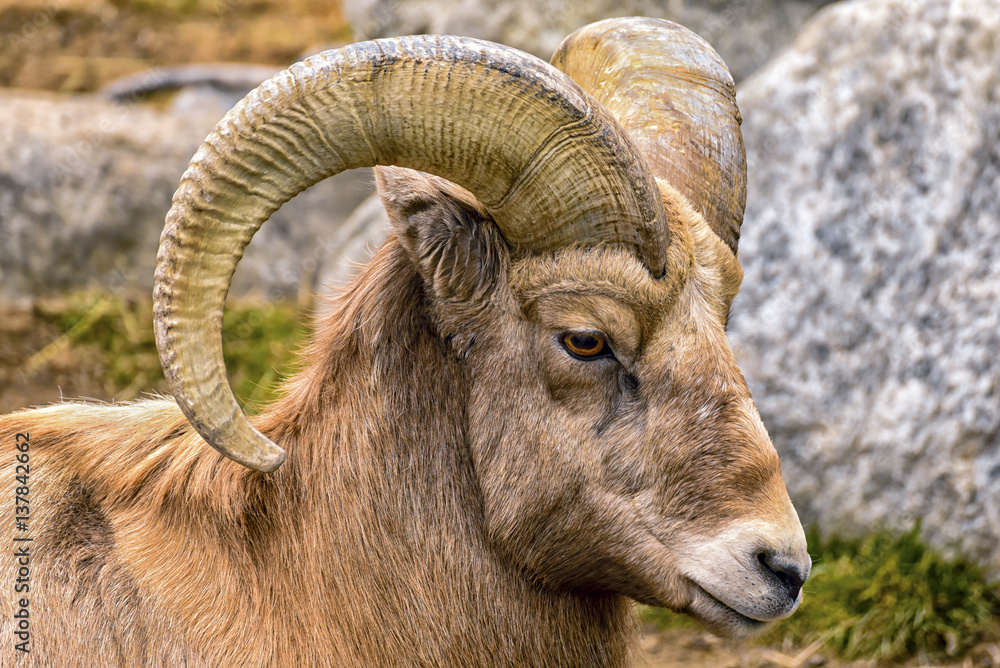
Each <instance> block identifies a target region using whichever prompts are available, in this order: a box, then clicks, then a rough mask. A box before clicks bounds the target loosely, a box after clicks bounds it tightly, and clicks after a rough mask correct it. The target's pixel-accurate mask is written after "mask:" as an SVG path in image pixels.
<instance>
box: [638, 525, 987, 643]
mask: <svg viewBox="0 0 1000 668" xmlns="http://www.w3.org/2000/svg"><path fill="white" fill-rule="evenodd" d="M808 538H809V551H810V553H811V554H812V557H813V571H812V575H811V577H810V578H809V581H808V582H807V583H806V586H805V597H804V600H803V603H802V606H801V607H800V608H799V610H798V611H797V612H796V613H795V614H794V615H792V616H791V617H790V618H789V619H786V620H783V621H782V622H780V623H778V624H776V625H775V627H774V628H773V629H771V630H770V631H768V632H767V633H766V634H764V635H763V636H762V637H761V638H759V639H758V642H760V643H762V644H766V645H771V646H775V645H786V646H788V645H791V646H802V645H805V644H808V643H812V642H815V641H817V640H820V641H822V642H823V644H824V645H825V646H826V647H827V648H828V649H830V650H833V651H834V652H836V653H837V654H839V655H840V656H841V657H842V658H844V659H848V660H855V659H862V658H864V659H875V660H878V661H902V660H905V659H908V658H912V657H919V658H921V659H924V660H941V659H944V658H953V657H957V656H961V655H962V654H964V653H966V652H968V651H969V650H970V649H971V648H972V647H973V646H974V645H975V644H976V643H977V642H979V641H981V640H983V639H984V638H985V637H986V635H987V634H991V633H992V634H996V628H997V623H998V621H1000V620H998V615H1000V583H994V584H987V582H986V579H985V575H984V573H983V571H982V569H980V568H979V567H978V566H976V565H974V564H971V563H969V562H967V561H964V560H961V559H946V558H945V557H943V556H941V554H940V553H938V552H936V551H934V550H933V549H931V548H929V547H928V546H927V545H926V544H925V543H924V542H923V541H922V540H921V539H920V525H919V524H917V525H916V526H915V527H914V528H913V529H912V530H910V531H908V532H906V533H903V534H894V533H891V532H888V531H880V532H877V533H875V534H873V535H870V536H868V537H865V538H861V539H854V540H846V539H842V538H837V537H833V538H829V539H826V540H823V539H822V538H821V537H820V535H819V533H818V531H816V530H815V529H813V530H812V531H810V534H809V536H808ZM643 618H644V619H646V620H647V621H652V622H655V623H657V624H659V625H661V626H671V625H675V624H676V623H677V622H676V621H675V620H676V619H677V618H678V616H676V615H671V614H670V613H668V612H664V611H662V610H654V609H648V608H647V609H644V610H643Z"/></svg>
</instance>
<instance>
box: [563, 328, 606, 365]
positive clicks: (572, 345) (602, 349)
mask: <svg viewBox="0 0 1000 668" xmlns="http://www.w3.org/2000/svg"><path fill="white" fill-rule="evenodd" d="M562 344H563V346H564V347H565V348H566V350H568V351H569V353H570V354H571V355H573V356H574V357H577V358H579V359H592V358H595V357H604V356H607V355H610V354H611V348H610V347H609V346H608V344H607V342H605V340H604V335H603V334H599V333H597V332H567V333H565V334H563V337H562Z"/></svg>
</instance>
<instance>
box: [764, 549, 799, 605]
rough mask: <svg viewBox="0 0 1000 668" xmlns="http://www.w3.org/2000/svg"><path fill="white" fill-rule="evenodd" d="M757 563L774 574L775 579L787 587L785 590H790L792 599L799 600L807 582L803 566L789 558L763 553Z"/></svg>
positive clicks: (789, 593)
mask: <svg viewBox="0 0 1000 668" xmlns="http://www.w3.org/2000/svg"><path fill="white" fill-rule="evenodd" d="M757 561H759V562H760V565H761V566H763V567H764V568H765V569H766V570H768V571H770V572H771V573H773V574H774V577H776V578H778V581H779V582H781V584H783V585H785V589H787V590H788V595H789V597H791V598H793V599H794V598H797V597H798V595H799V590H800V589H802V584H803V583H804V582H805V579H806V575H805V574H804V573H802V571H801V566H799V564H797V563H795V562H794V561H792V560H791V559H789V558H788V557H787V556H784V555H780V554H774V553H771V552H761V553H759V554H758V555H757Z"/></svg>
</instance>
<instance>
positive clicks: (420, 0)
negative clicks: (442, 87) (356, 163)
mask: <svg viewBox="0 0 1000 668" xmlns="http://www.w3.org/2000/svg"><path fill="white" fill-rule="evenodd" d="M231 2H232V4H227V5H225V6H222V7H221V9H220V10H219V11H220V12H221V14H220V15H221V16H222V19H219V20H233V21H236V19H237V18H238V17H239V16H241V15H242V14H240V12H241V11H243V10H246V9H247V6H244V5H241V4H240V3H239V2H238V1H237V0H231ZM195 4H197V3H195ZM301 4H302V3H301V2H299V3H295V2H293V3H291V4H290V5H289V7H290V9H289V10H288V11H289V12H292V11H293V10H296V8H299V5H301ZM826 4H827V3H824V2H818V1H817V2H809V1H806V0H784V1H783V0H770V1H767V0H738V1H734V2H722V1H721V0H701V1H693V0H692V1H688V0H661V1H659V2H654V1H653V0H625V1H624V2H619V3H611V2H605V1H604V0H594V1H593V2H590V3H581V2H570V1H568V0H563V1H559V0H533V1H532V2H527V1H522V0H507V1H495V2H491V3H489V4H485V3H482V2H481V1H480V0H462V1H461V2H449V3H444V2H434V1H433V0H405V1H401V0H355V1H354V2H352V3H345V5H344V7H343V10H344V15H345V16H346V19H347V20H348V22H349V24H350V25H349V29H347V30H346V31H345V30H344V29H343V28H342V26H340V25H339V24H338V27H336V28H331V29H330V30H328V31H326V32H322V31H320V32H316V31H315V30H314V31H313V32H308V30H307V29H312V28H314V27H315V25H317V22H319V21H321V20H322V18H321V17H313V18H312V19H311V20H310V21H306V20H304V19H303V20H302V21H300V22H299V23H295V25H296V26H299V28H298V30H299V32H300V34H301V35H303V39H301V40H300V42H301V43H300V44H299V45H298V47H297V48H298V51H294V49H293V47H292V46H289V45H291V44H294V43H295V41H294V39H293V37H294V35H292V36H290V37H289V38H288V39H289V41H288V42H287V44H286V43H285V42H282V45H281V46H280V48H278V47H275V48H274V49H273V50H272V51H269V52H268V54H269V55H268V56H267V57H266V58H259V59H257V60H256V62H257V64H266V65H269V66H279V65H282V64H287V62H290V61H291V60H294V59H295V57H297V55H301V54H303V53H307V52H309V51H315V50H318V49H319V48H322V47H323V46H325V45H330V46H336V45H338V44H340V43H344V42H346V41H350V40H351V39H352V38H353V37H356V38H358V39H361V38H368V37H380V36H388V35H396V34H404V33H413V32H422V31H432V32H453V33H460V34H466V35H472V36H477V37H484V38H487V39H494V40H498V41H502V42H506V43H508V44H511V45H513V46H517V47H520V48H523V49H526V50H528V51H530V52H533V53H536V54H538V55H541V56H543V57H548V55H549V54H550V53H551V50H552V49H553V48H554V47H555V45H556V44H557V43H558V41H559V40H560V39H562V37H564V36H565V35H566V34H568V33H569V32H570V31H572V30H573V29H575V28H577V27H579V26H580V25H583V24H585V23H588V22H590V21H592V20H597V19H600V18H606V17H609V16H619V15H624V14H645V15H651V16H661V17H665V18H670V19H673V20H677V21H679V22H681V23H684V24H686V25H688V26H689V27H691V28H693V29H694V30H696V31H698V32H699V33H700V34H702V35H703V36H704V37H706V38H707V39H708V40H709V41H710V42H711V43H713V44H714V45H715V46H716V48H717V49H718V50H719V51H720V53H721V54H722V55H723V57H724V58H725V59H726V61H727V62H728V63H729V65H730V67H731V68H732V70H733V72H734V75H735V76H736V78H737V81H738V89H739V99H740V106H741V109H742V113H743V117H744V119H745V121H744V125H743V130H744V135H745V140H746V145H747V154H748V162H749V168H750V171H749V187H748V191H749V194H748V203H747V213H746V219H745V223H744V227H743V238H742V240H741V244H740V248H741V257H742V261H743V263H744V267H745V269H746V279H745V281H744V287H743V292H742V293H741V296H740V297H739V299H738V300H737V303H736V304H735V306H734V310H733V318H732V323H731V327H730V332H731V339H732V342H733V346H734V349H735V350H736V353H737V356H738V358H739V360H740V361H741V364H742V366H743V368H744V371H745V373H746V376H747V378H748V380H749V382H750V384H751V389H752V390H753V393H754V397H755V399H756V401H757V404H758V406H759V408H760V410H761V414H762V416H763V419H764V422H765V423H766V424H767V426H768V429H769V430H770V433H771V435H772V437H773V439H774V442H775V445H776V446H777V447H778V450H779V452H780V454H781V456H782V460H783V466H784V471H785V476H786V480H787V483H788V487H789V490H790V492H791V494H792V496H793V498H794V501H795V503H796V506H797V507H798V508H799V511H800V514H801V515H802V518H803V520H804V521H806V522H818V523H819V525H820V526H821V527H822V528H823V529H824V530H826V531H834V530H838V531H845V532H848V533H856V532H860V531H864V530H866V529H868V528H871V527H875V526H881V525H888V526H894V527H895V526H898V527H906V526H909V525H910V524H912V522H913V521H915V520H917V519H920V520H922V522H923V527H924V532H925V535H926V536H927V537H928V538H929V539H930V540H931V541H932V542H934V543H935V544H936V545H938V546H939V547H944V548H946V549H952V550H956V551H959V552H961V553H963V554H966V555H969V556H973V557H975V558H976V559H978V560H980V561H981V562H982V563H984V564H987V565H989V566H990V567H991V568H992V569H993V573H994V574H995V575H998V576H1000V390H998V385H1000V100H998V96H1000V0H845V1H843V2H838V3H834V4H831V5H829V6H825V7H824V6H823V5H826ZM109 6H111V5H110V4H109ZM115 6H118V5H115ZM303 6H304V5H303ZM40 11H42V10H38V11H36V12H35V13H34V14H28V15H27V16H28V18H29V19H30V18H31V17H36V18H37V17H41V19H44V18H45V17H46V16H49V19H48V21H49V23H48V24H45V25H49V24H54V23H58V20H57V18H55V17H57V14H55V13H52V14H50V15H49V14H43V13H39V12H40ZM60 11H62V10H60ZM248 11H249V10H248ZM303 11H305V10H303ZM4 16H5V14H3V13H2V12H0V24H3V21H2V20H3V18H4ZM296 16H298V15H296ZM338 16H339V14H338ZM41 19H39V20H41ZM119 19H120V16H119ZM25 20H27V19H25ZM32 20H33V19H32ZM116 20H118V19H116ZM331 20H332V19H331ZM18 21H21V22H18ZM18 21H14V22H13V23H11V22H9V21H8V22H7V23H6V24H3V25H13V26H14V29H13V32H11V31H8V33H5V34H4V36H3V39H4V41H3V47H2V48H3V51H0V63H5V64H10V63H15V60H13V58H16V57H17V56H18V54H22V55H23V54H24V53H25V52H27V50H30V49H29V46H27V45H28V44H31V43H35V42H31V41H30V40H29V41H28V42H25V41H24V40H23V39H21V37H23V34H24V30H25V28H24V26H26V25H27V26H28V27H29V28H30V27H31V26H32V25H35V24H34V23H30V22H29V23H24V22H23V21H22V20H21V19H18ZM43 23H44V21H43ZM45 25H43V26H42V27H41V28H38V29H37V31H38V33H39V34H44V28H45ZM234 25H235V24H234ZM63 27H65V26H63ZM18 31H20V32H18ZM185 34H187V33H185ZM307 34H308V39H307V38H305V37H304V36H305V35H307ZM11 35H13V37H11ZM19 35H20V36H21V37H19ZM352 36H353V37H352ZM19 39H21V41H18V40H19ZM63 39H64V40H66V39H68V38H67V37H66V33H65V32H64V33H63ZM148 39H153V38H148ZM260 39H263V38H260ZM154 41H155V40H154ZM199 48H201V47H199ZM11 49H13V52H12V51H11ZM18 49H20V51H18ZM189 50H190V51H191V53H196V52H197V53H202V51H199V50H197V49H195V48H194V47H191V49H189ZM11 53H13V54H14V55H13V56H12V55H11ZM226 53H227V54H230V55H228V56H227V57H226V58H224V59H226V60H232V61H237V60H241V59H243V60H249V59H248V58H246V57H242V56H240V55H239V54H240V53H241V51H240V50H239V49H238V48H234V49H233V50H232V51H231V53H230V52H226ZM296 54H297V55H296ZM286 57H287V59H286V60H282V58H286ZM178 62H193V61H192V59H190V58H189V59H186V60H178ZM155 64H157V65H164V63H155ZM29 65H30V63H29ZM29 65H24V64H21V65H18V66H17V67H14V66H13V65H11V68H9V69H7V70H5V71H6V72H13V73H14V75H17V76H20V78H18V79H16V80H12V81H7V82H6V83H7V84H8V85H10V84H15V85H18V86H22V87H23V86H25V85H27V84H26V83H25V82H26V81H27V82H29V83H30V81H32V80H42V79H43V78H44V77H42V75H41V74H40V73H41V72H42V71H43V70H41V69H37V68H36V70H31V68H30V67H29ZM134 69H135V72H140V71H141V68H134ZM33 71H34V72H36V75H35V76H34V78H33V77H32V76H29V75H28V74H23V73H24V72H29V74H30V72H33ZM253 72H257V74H256V75H254V74H253ZM126 73H133V72H124V71H123V72H115V74H116V75H117V74H126ZM14 75H12V76H14ZM141 76H142V75H140V80H139V83H136V80H133V81H132V83H131V84H128V85H126V86H125V87H124V89H123V88H122V85H121V84H119V88H117V89H114V90H113V91H112V92H114V95H110V94H109V95H104V96H101V95H99V94H97V91H98V90H100V89H101V88H102V86H103V85H104V84H106V83H107V81H110V80H111V79H112V78H114V77H111V76H107V77H104V79H101V77H97V78H96V79H94V80H93V85H91V86H90V87H89V88H88V87H87V86H83V87H82V88H80V87H79V86H78V85H77V84H73V85H67V84H65V81H63V82H62V83H61V84H60V85H58V86H49V87H48V88H49V89H50V90H51V89H53V88H62V89H64V90H66V89H70V90H88V91H91V92H89V93H87V94H84V95H76V96H74V97H72V98H71V97H70V96H69V95H67V94H65V93H62V94H53V93H45V94H42V93H39V92H25V91H21V90H11V89H8V90H0V113H2V114H3V117H4V119H5V120H4V122H3V123H2V124H0V301H2V300H18V299H29V298H33V297H35V296H38V295H43V294H51V293H53V292H59V291H63V290H68V289H79V288H81V287H84V286H86V285H88V284H94V283H97V284H100V285H105V286H106V285H109V284H121V285H128V286H135V287H138V288H141V289H148V285H149V283H150V280H151V276H152V261H153V257H154V256H155V249H156V241H157V238H158V235H159V231H160V229H161V227H162V220H163V216H164V214H165V213H166V210H167V208H168V207H169V201H170V196H171V194H172V192H173V189H174V188H175V187H176V184H177V181H178V179H179V177H180V174H181V172H182V171H183V168H184V166H185V164H186V161H187V159H188V157H190V155H191V154H192V153H193V151H194V149H195V147H196V146H197V145H198V143H199V142H200V140H201V139H202V138H203V137H204V135H205V134H206V133H207V131H208V130H209V129H210V128H211V126H212V124H213V123H214V122H215V120H217V119H218V118H219V117H220V116H221V114H222V112H223V111H224V109H225V108H227V107H228V106H229V105H231V103H232V101H233V100H235V99H237V98H238V97H239V95H241V94H242V92H243V91H244V90H246V89H248V88H249V87H251V86H252V85H254V83H255V82H256V80H259V78H260V76H261V75H260V71H259V70H246V71H244V73H243V75H240V74H239V73H238V72H237V73H236V74H235V75H234V74H233V73H232V72H230V73H229V75H227V76H230V78H229V79H226V78H225V77H221V75H220V77H212V76H207V77H206V76H201V77H200V78H199V76H193V75H191V71H190V70H168V69H165V68H163V67H160V68H158V69H157V70H154V71H153V72H152V73H151V74H147V75H145V81H146V84H148V83H149V81H150V80H151V79H152V80H153V81H154V82H155V83H156V85H155V86H152V87H150V86H148V85H145V86H144V85H143V84H142V78H141ZM241 76H242V79H241ZM255 76H256V80H255ZM233 77H235V81H234V80H233ZM78 79H79V78H78ZM223 79H226V80H223ZM164 80H166V81H167V83H166V84H164V83H163V81H164ZM72 81H76V80H72ZM170 82H174V83H175V84H176V85H177V86H179V87H180V88H182V92H181V93H180V94H179V95H176V96H175V97H170V96H169V95H168V94H167V93H164V92H162V91H163V90H164V89H170V88H173V87H174V86H173V84H171V83H170ZM161 84H162V85H161ZM130 86H131V88H130ZM40 87H43V88H44V87H45V86H40ZM151 90H152V92H150V91H151ZM158 91H159V92H158ZM110 97H115V98H116V99H118V100H119V101H118V102H113V101H111V100H110V99H108V98H110ZM369 186H370V180H369V177H368V176H367V175H364V174H362V175H353V176H345V177H338V179H335V180H333V181H332V182H328V183H324V184H320V185H319V186H317V187H316V188H314V189H312V190H311V191H309V192H308V193H305V194H304V195H302V196H300V197H298V198H296V200H294V201H293V202H292V203H291V204H290V205H289V206H287V207H285V208H283V209H282V210H281V212H280V214H279V215H278V217H276V220H274V221H272V222H271V223H269V224H268V225H266V226H265V227H264V228H263V230H262V232H261V234H260V235H258V238H256V239H255V240H254V241H253V243H252V244H251V247H250V249H249V251H248V253H247V258H246V260H245V261H244V262H243V263H241V265H240V274H239V276H238V283H237V285H236V286H235V288H234V291H235V292H237V293H241V292H247V291H256V292H259V293H261V294H264V295H267V296H270V297H288V296H291V295H294V294H296V293H297V292H299V291H301V290H312V289H317V290H322V289H323V288H322V287H321V286H322V284H324V283H327V282H333V283H336V282H342V281H344V280H347V276H348V275H349V273H350V270H349V268H350V266H351V262H352V261H356V260H357V259H358V258H363V257H364V252H365V249H366V248H371V247H372V246H373V245H375V244H377V243H378V239H379V238H380V235H381V234H383V233H384V232H383V231H382V230H381V229H380V227H379V225H380V224H381V223H380V220H381V216H380V214H379V210H378V205H377V202H374V201H372V200H368V201H366V202H365V203H364V204H363V205H362V207H361V208H360V209H359V210H358V211H356V212H355V213H354V215H350V214H351V211H352V210H354V208H355V205H357V204H358V203H359V202H361V201H362V200H364V198H365V197H366V196H367V194H368V193H369V192H370V188H369ZM348 218H349V219H350V220H349V222H347V223H344V222H343V221H345V220H348ZM346 249H350V250H346Z"/></svg>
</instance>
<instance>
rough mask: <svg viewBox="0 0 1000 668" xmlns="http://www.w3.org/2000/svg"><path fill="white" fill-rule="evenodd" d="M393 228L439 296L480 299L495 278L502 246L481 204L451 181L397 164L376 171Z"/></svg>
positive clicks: (499, 265)
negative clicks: (397, 165) (396, 165)
mask: <svg viewBox="0 0 1000 668" xmlns="http://www.w3.org/2000/svg"><path fill="white" fill-rule="evenodd" d="M375 180H376V184H377V185H378V190H379V194H380V195H381V197H382V202H383V203H384V204H385V210H386V212H387V213H388V214H389V221H390V223H391V224H392V228H393V231H394V232H395V233H396V236H398V237H399V238H400V240H401V241H402V243H403V246H404V247H405V248H406V249H407V251H408V252H409V254H410V257H411V258H412V260H413V262H414V264H415V265H416V266H417V269H418V270H419V271H420V274H421V275H422V276H423V278H424V280H425V281H426V282H427V284H428V286H429V287H430V288H431V289H432V290H433V291H434V294H435V295H436V296H437V297H438V298H439V299H445V300H448V301H454V302H466V301H470V300H479V299H482V298H484V297H485V296H486V294H488V293H489V292H490V291H491V290H492V288H493V287H494V285H495V284H496V281H497V279H498V278H499V276H500V270H501V266H502V262H504V258H505V257H506V246H505V243H504V241H503V237H501V235H500V233H499V230H497V227H496V225H495V224H494V222H493V219H492V218H491V217H490V216H489V214H488V213H486V210H485V209H484V208H483V206H482V204H480V203H479V201H478V200H477V199H476V198H475V196H473V195H472V193H470V192H469V191H467V190H465V189H464V188H462V187H460V186H457V185H455V184H454V183H452V182H451V181H447V180H445V179H442V178H439V177H437V176H432V175H430V174H424V173H423V172H417V171H414V170H411V169H403V168H400V167H380V168H377V169H376V170H375Z"/></svg>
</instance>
